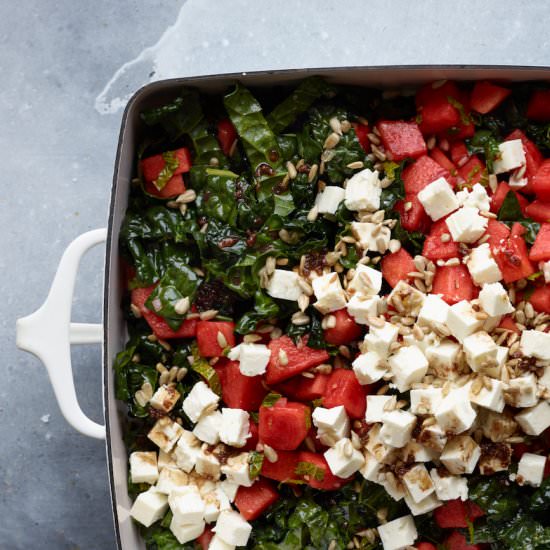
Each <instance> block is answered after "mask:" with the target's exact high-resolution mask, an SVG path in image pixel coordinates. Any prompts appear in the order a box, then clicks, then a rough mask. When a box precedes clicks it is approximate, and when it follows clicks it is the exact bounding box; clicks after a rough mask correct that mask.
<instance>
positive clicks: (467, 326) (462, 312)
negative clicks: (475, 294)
mask: <svg viewBox="0 0 550 550" xmlns="http://www.w3.org/2000/svg"><path fill="white" fill-rule="evenodd" d="M482 326H483V320H481V319H478V318H477V317H476V312H475V310H474V308H473V307H472V305H471V304H470V302H468V301H467V300H462V301H461V302H458V303H456V304H453V305H452V306H451V307H450V308H449V311H448V315H447V327H449V330H450V331H451V334H452V335H453V336H454V337H455V338H456V339H457V340H458V341H459V342H462V341H463V340H464V338H466V336H469V335H470V334H473V333H474V332H476V331H478V330H479V329H480V328H481V327H482Z"/></svg>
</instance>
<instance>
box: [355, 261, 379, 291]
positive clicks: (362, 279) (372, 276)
mask: <svg viewBox="0 0 550 550" xmlns="http://www.w3.org/2000/svg"><path fill="white" fill-rule="evenodd" d="M381 288H382V272H381V271H378V270H377V269H373V268H372V267H369V266H367V265H364V264H357V266H356V267H355V274H354V275H353V277H352V279H351V281H350V282H349V283H348V287H347V291H348V293H349V294H350V295H353V294H355V293H357V294H362V295H363V296H375V295H377V294H378V293H379V292H380V289H381Z"/></svg>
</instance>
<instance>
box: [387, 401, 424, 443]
mask: <svg viewBox="0 0 550 550" xmlns="http://www.w3.org/2000/svg"><path fill="white" fill-rule="evenodd" d="M415 424H416V416H414V414H411V413H410V412H407V411H403V410H400V409H397V410H395V411H390V412H386V414H384V415H383V417H382V428H381V429H380V439H381V440H382V441H383V442H384V443H385V444H386V445H390V446H392V447H397V448H400V447H404V446H405V445H406V444H407V442H408V441H409V439H410V438H411V434H412V431H413V428H414V426H415Z"/></svg>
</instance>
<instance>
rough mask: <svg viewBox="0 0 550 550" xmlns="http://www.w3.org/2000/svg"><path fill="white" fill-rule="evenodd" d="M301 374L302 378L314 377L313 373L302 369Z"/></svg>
mask: <svg viewBox="0 0 550 550" xmlns="http://www.w3.org/2000/svg"><path fill="white" fill-rule="evenodd" d="M301 374H302V376H303V377H304V378H315V375H314V374H313V373H312V372H308V371H304V372H302V373H301Z"/></svg>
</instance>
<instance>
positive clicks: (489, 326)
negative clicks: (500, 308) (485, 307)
mask: <svg viewBox="0 0 550 550" xmlns="http://www.w3.org/2000/svg"><path fill="white" fill-rule="evenodd" d="M501 321H502V315H497V316H496V317H487V319H485V321H484V322H483V326H482V327H481V328H482V330H484V331H485V332H489V333H491V332H493V330H495V329H496V328H497V327H498V325H500V322H501Z"/></svg>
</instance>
